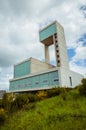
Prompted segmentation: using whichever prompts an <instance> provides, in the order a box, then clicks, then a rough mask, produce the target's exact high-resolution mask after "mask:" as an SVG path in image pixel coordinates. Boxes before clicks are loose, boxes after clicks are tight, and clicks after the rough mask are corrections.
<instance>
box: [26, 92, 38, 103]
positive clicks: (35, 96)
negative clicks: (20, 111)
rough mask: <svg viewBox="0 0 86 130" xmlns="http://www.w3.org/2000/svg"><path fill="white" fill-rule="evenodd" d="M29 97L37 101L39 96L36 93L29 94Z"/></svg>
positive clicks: (31, 100)
mask: <svg viewBox="0 0 86 130" xmlns="http://www.w3.org/2000/svg"><path fill="white" fill-rule="evenodd" d="M27 96H28V99H29V102H36V101H38V97H37V95H36V94H28V95H27Z"/></svg>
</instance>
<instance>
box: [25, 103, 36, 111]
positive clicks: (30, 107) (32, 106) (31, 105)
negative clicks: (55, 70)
mask: <svg viewBox="0 0 86 130" xmlns="http://www.w3.org/2000/svg"><path fill="white" fill-rule="evenodd" d="M35 107H36V104H35V103H29V104H27V105H25V106H24V109H25V110H33V109H35Z"/></svg>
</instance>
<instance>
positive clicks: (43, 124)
mask: <svg viewBox="0 0 86 130" xmlns="http://www.w3.org/2000/svg"><path fill="white" fill-rule="evenodd" d="M62 91H64V90H62ZM19 95H20V94H19ZM17 96H18V95H17ZM76 98H77V100H76ZM14 101H16V99H15V100H14ZM20 129H21V130H85V129H86V97H85V96H80V94H79V92H78V90H75V89H74V90H72V91H69V92H65V93H63V92H62V93H61V94H60V95H59V96H55V97H52V98H49V99H46V100H42V101H40V102H32V103H28V104H25V105H24V107H23V109H22V111H19V110H18V111H16V112H14V113H12V114H11V115H9V118H8V120H7V121H6V122H5V123H4V124H3V126H2V127H0V130H20Z"/></svg>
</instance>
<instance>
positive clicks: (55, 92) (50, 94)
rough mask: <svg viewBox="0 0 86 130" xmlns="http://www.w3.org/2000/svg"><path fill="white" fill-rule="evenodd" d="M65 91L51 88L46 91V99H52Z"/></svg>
mask: <svg viewBox="0 0 86 130" xmlns="http://www.w3.org/2000/svg"><path fill="white" fill-rule="evenodd" d="M64 91H65V89H64V88H60V87H58V88H52V89H50V90H47V97H53V96H57V95H60V94H61V93H63V92H64Z"/></svg>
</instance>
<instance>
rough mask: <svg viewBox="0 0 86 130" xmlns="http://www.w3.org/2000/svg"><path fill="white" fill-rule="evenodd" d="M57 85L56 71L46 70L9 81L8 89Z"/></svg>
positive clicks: (27, 88)
mask: <svg viewBox="0 0 86 130" xmlns="http://www.w3.org/2000/svg"><path fill="white" fill-rule="evenodd" d="M49 86H50V87H53V86H54V87H55V86H59V77H58V71H53V72H48V73H44V74H40V75H36V76H32V77H28V78H24V79H19V80H16V81H11V82H10V91H15V90H16V91H17V90H29V89H40V88H46V87H49Z"/></svg>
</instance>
